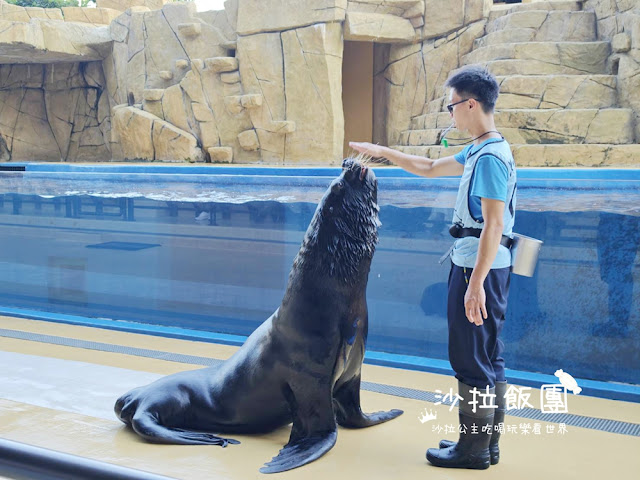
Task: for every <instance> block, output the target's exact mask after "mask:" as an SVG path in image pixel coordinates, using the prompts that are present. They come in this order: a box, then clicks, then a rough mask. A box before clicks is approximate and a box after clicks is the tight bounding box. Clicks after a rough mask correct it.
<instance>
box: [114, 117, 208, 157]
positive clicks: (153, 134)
mask: <svg viewBox="0 0 640 480" xmlns="http://www.w3.org/2000/svg"><path fill="white" fill-rule="evenodd" d="M113 128H114V130H115V131H114V138H115V140H116V141H117V142H118V143H119V144H120V148H121V149H122V159H123V160H134V159H138V160H157V161H163V162H185V161H187V162H201V161H203V154H202V150H201V149H200V148H199V147H198V142H197V140H196V138H195V137H194V136H193V135H191V134H190V133H188V132H185V131H184V130H181V129H179V128H177V127H176V126H174V125H172V124H170V123H168V122H165V121H164V120H162V119H160V118H158V117H156V116H155V115H152V114H151V113H148V112H144V111H142V110H140V109H138V108H135V107H129V106H126V105H118V106H116V107H114V109H113Z"/></svg>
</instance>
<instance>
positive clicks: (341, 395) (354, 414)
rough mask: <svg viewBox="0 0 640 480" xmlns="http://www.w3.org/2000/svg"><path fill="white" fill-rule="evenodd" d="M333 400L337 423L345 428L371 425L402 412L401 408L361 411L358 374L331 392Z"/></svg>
mask: <svg viewBox="0 0 640 480" xmlns="http://www.w3.org/2000/svg"><path fill="white" fill-rule="evenodd" d="M333 400H334V407H335V411H336V419H337V421H338V424H339V425H340V426H342V427H347V428H364V427H371V426H372V425H377V424H379V423H383V422H387V421H389V420H392V419H394V418H396V417H398V416H400V415H402V414H403V413H404V412H403V411H402V410H389V411H388V412H376V413H369V414H367V413H363V412H362V409H361V408H360V375H358V376H356V377H353V378H352V379H351V380H349V381H347V382H346V383H344V384H342V385H341V386H340V387H338V388H337V390H336V391H335V392H334V394H333Z"/></svg>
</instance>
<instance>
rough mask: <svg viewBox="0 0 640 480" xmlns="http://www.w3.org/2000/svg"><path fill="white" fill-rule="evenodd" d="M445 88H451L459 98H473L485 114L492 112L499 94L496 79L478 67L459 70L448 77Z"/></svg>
mask: <svg viewBox="0 0 640 480" xmlns="http://www.w3.org/2000/svg"><path fill="white" fill-rule="evenodd" d="M445 87H449V88H453V89H454V90H455V91H456V93H457V94H458V95H460V96H463V97H468V98H475V99H476V100H477V101H479V102H480V103H481V104H482V110H483V111H484V112H485V113H490V112H493V109H494V107H495V106H496V100H498V93H499V92H500V87H499V85H498V81H497V80H496V77H494V76H493V74H491V73H490V72H489V70H487V69H486V68H484V67H480V66H478V65H471V66H468V67H464V68H463V69H461V70H459V71H458V72H456V73H455V74H454V75H452V76H451V77H449V79H448V80H447V83H446V84H445Z"/></svg>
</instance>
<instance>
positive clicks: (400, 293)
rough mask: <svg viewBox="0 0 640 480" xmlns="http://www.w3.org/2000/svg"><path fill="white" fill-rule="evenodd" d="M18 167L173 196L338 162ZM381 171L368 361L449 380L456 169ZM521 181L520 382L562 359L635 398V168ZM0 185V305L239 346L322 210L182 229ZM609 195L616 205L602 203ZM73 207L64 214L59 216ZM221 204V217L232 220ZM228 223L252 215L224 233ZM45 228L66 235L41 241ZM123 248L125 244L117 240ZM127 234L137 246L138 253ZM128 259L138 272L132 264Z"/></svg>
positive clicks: (301, 180)
mask: <svg viewBox="0 0 640 480" xmlns="http://www.w3.org/2000/svg"><path fill="white" fill-rule="evenodd" d="M9 165H10V166H11V167H19V166H20V165H19V164H9ZM23 166H24V167H25V176H29V178H38V177H39V176H42V177H43V178H47V179H50V180H51V181H52V182H55V181H56V180H57V179H60V181H70V180H71V181H73V180H74V179H75V178H77V179H78V181H83V182H86V181H91V179H93V178H96V179H97V178H99V179H101V180H102V181H104V180H105V179H108V180H109V181H112V182H114V185H116V184H117V183H119V182H120V183H121V182H122V180H123V179H125V178H126V179H127V180H128V181H131V180H134V181H137V182H141V183H151V184H158V185H159V184H163V185H165V186H166V185H168V188H171V182H180V183H181V184H184V183H189V182H194V183H204V184H205V187H206V186H207V185H208V182H211V185H213V186H215V188H231V186H233V187H234V188H235V187H240V190H242V189H246V190H251V189H252V188H253V187H255V186H263V188H264V186H265V185H267V186H268V188H274V189H284V190H285V191H286V190H287V189H289V188H293V187H296V188H309V189H315V190H318V191H322V190H324V188H326V186H327V185H328V184H329V182H330V181H331V179H332V178H334V177H335V176H337V174H338V173H339V169H337V168H313V169H307V168H264V167H251V168H247V167H212V166H202V167H200V166H188V167H175V166H149V165H142V166H141V165H117V166H114V165H95V166H86V165H82V166H81V165H67V164H65V165H60V164H55V165H53V164H24V165H23ZM0 167H1V165H0ZM374 170H375V173H376V175H377V176H378V178H379V191H380V194H381V195H380V196H381V199H382V198H383V197H384V193H385V192H386V193H387V200H386V201H385V202H383V201H381V212H380V218H381V221H382V223H383V225H382V227H381V230H380V242H379V245H378V248H377V252H376V256H375V257H374V262H373V264H372V269H371V274H370V278H369V287H368V291H367V295H368V304H369V317H370V333H369V343H368V355H367V361H368V362H370V363H376V364H383V365H392V366H401V367H403V368H416V369H421V370H428V371H436V372H440V373H451V370H450V366H449V364H448V362H447V346H446V312H445V295H446V281H447V275H448V267H447V266H446V265H445V266H439V265H438V263H437V259H438V258H439V257H440V255H441V254H442V253H443V252H444V251H445V250H446V249H447V247H448V246H449V245H450V241H451V239H450V238H449V237H448V236H447V233H446V232H447V228H448V225H449V222H450V218H451V209H450V204H451V203H452V202H450V203H449V204H446V202H443V203H442V204H440V203H438V201H437V197H438V196H442V198H443V199H445V200H448V199H450V198H451V195H454V194H455V190H456V188H457V179H439V180H437V181H434V180H428V179H421V178H417V177H414V176H412V175H410V174H408V173H406V172H404V171H402V170H399V169H396V168H375V169H374ZM518 176H519V180H518V185H519V196H520V197H521V199H523V200H524V201H523V200H521V202H520V203H521V204H523V205H524V208H521V209H519V210H518V213H517V217H516V228H515V230H516V231H518V232H519V233H522V234H525V235H529V236H533V237H536V238H540V239H542V240H544V242H545V244H544V246H543V249H542V251H541V258H540V262H539V264H538V267H537V269H536V273H535V275H534V276H533V277H532V278H526V277H519V276H515V275H514V276H512V284H511V293H510V301H509V310H508V313H507V318H506V322H505V328H504V331H503V337H504V341H505V347H506V349H505V359H506V362H507V367H509V368H510V372H511V375H512V379H514V380H519V383H521V384H529V385H532V386H540V383H541V382H542V381H543V380H544V379H546V380H547V383H555V382H554V381H553V380H554V379H555V377H554V376H553V373H554V372H555V371H556V370H558V369H563V370H564V371H566V372H569V373H571V374H572V375H573V376H574V377H576V378H579V379H580V383H581V386H583V388H584V389H585V394H595V395H601V396H609V397H610V398H621V399H628V400H634V401H639V400H640V393H639V392H640V390H639V388H638V387H637V384H638V383H640V381H639V380H640V335H639V333H638V332H639V324H640V318H638V305H639V304H640V297H639V289H638V280H639V279H640V268H639V261H638V256H637V250H638V245H640V236H639V233H638V232H640V223H639V222H638V219H639V218H640V202H639V201H638V199H639V198H640V171H639V170H634V169H629V170H623V169H610V170H587V169H519V171H518ZM167 177H170V178H167ZM25 178H26V177H25ZM1 185H2V174H1V173H0V186H1ZM389 192H391V194H389ZM429 192H432V193H433V198H434V199H435V200H433V199H432V198H431V197H429V198H430V199H432V200H433V201H430V202H429V206H427V207H423V206H420V203H419V202H412V201H407V198H409V199H411V198H412V197H413V196H414V195H415V196H419V195H427V196H428V194H429ZM0 194H2V196H3V201H2V206H1V207H0V215H2V218H3V221H2V222H0V228H1V229H2V231H1V232H0V235H1V237H2V238H1V239H0V247H1V248H0V251H2V252H5V253H4V255H2V257H4V258H2V265H3V266H4V267H3V269H4V270H5V275H4V276H5V279H4V280H3V279H0V283H1V284H2V285H0V287H1V288H0V305H2V306H3V307H2V309H3V311H4V312H6V313H8V314H14V315H18V316H28V317H33V318H46V319H48V320H54V321H56V320H57V321H66V322H69V323H78V322H80V321H81V320H80V319H85V321H87V322H94V323H95V322H99V323H100V325H101V326H106V327H109V328H121V329H124V330H129V331H140V330H145V329H146V330H147V331H149V332H155V333H157V334H165V335H169V336H177V337H181V338H196V337H198V336H200V337H201V338H202V339H205V340H209V341H221V342H223V343H232V344H239V343H242V341H243V339H244V338H245V337H246V335H248V334H250V333H251V331H252V330H253V329H254V328H255V327H256V326H257V325H259V324H260V323H261V322H262V321H263V320H264V319H266V318H267V317H268V316H269V315H270V314H271V313H272V311H273V310H274V309H275V308H276V307H277V306H278V305H279V302H280V300H281V297H282V293H283V292H284V287H285V285H286V279H287V275H288V272H289V269H290V266H291V262H292V260H293V257H294V256H295V254H296V252H297V250H298V248H299V245H300V242H301V240H302V235H303V233H304V230H305V229H306V225H307V224H308V221H309V219H310V218H311V215H312V214H313V210H314V209H315V202H304V201H302V202H300V201H298V202H293V203H292V204H286V203H283V202H248V203H247V204H240V205H231V206H230V205H223V204H222V203H218V204H216V205H214V207H215V208H216V210H217V211H218V215H219V219H220V221H219V225H209V224H199V225H197V228H198V229H197V230H194V227H193V225H191V224H186V223H180V221H182V220H181V219H183V220H184V221H185V222H187V221H188V222H190V223H193V218H192V217H193V216H194V212H193V206H192V205H191V203H190V202H179V201H175V202H158V201H153V200H149V199H147V198H129V199H126V203H124V204H123V205H125V207H124V208H120V207H122V205H120V207H118V205H117V204H116V203H114V204H113V205H112V206H109V205H107V206H106V207H105V208H107V207H109V208H111V211H110V212H107V211H106V210H105V212H104V214H105V216H104V217H102V216H97V215H96V211H97V210H94V209H95V208H97V207H95V204H96V199H95V198H90V197H87V196H82V195H80V196H73V195H68V196H66V197H65V198H64V200H65V203H64V204H63V205H58V207H60V208H58V209H57V210H56V208H55V206H54V205H53V204H52V205H47V204H46V201H50V202H53V201H54V200H59V199H53V200H51V199H46V200H45V204H44V206H43V205H40V206H38V205H37V204H38V203H39V202H40V203H42V201H41V200H34V198H32V197H33V196H30V195H21V194H16V193H14V192H5V191H4V190H0ZM545 198H548V199H550V200H549V201H548V202H546V203H545V201H544V199H545ZM581 199H583V200H584V201H582V200H581ZM614 199H617V201H618V203H617V204H616V203H615V202H613V203H614V204H611V202H612V201H613V200H614ZM112 201H113V202H117V201H122V198H119V199H112ZM16 202H18V204H19V208H17V209H16ZM68 203H70V204H71V206H72V207H73V208H71V207H69V208H66V207H67V206H68ZM565 203H566V204H565ZM528 204H531V205H534V207H533V208H527V205H528ZM205 207H206V204H205ZM245 207H246V210H247V211H246V212H244V210H243V209H244V208H245ZM618 207H619V208H618ZM83 208H84V210H83ZM225 208H226V209H227V210H226V211H225ZM128 209H130V210H131V211H130V212H128ZM618 210H620V211H618ZM176 211H178V217H177V218H178V220H180V221H177V220H176V216H175V213H176ZM149 212H153V215H151V214H150V213H149ZM225 212H226V214H228V215H229V216H230V217H231V218H230V220H229V219H227V225H226V226H225V223H224V222H225V218H224V216H225ZM107 213H108V214H109V215H111V216H106V215H107ZM196 213H197V212H196ZM245 213H246V215H245V217H247V218H245V217H243V215H244V214H245ZM172 215H173V216H172ZM234 216H236V217H238V218H244V220H243V221H244V223H243V224H242V225H234V224H233V217H234ZM98 218H104V222H102V223H100V221H98ZM16 219H20V221H16ZM70 220H71V221H70ZM172 222H173V223H172ZM212 227H215V228H212ZM24 232H29V233H28V235H27V237H26V238H25V237H24V236H21V234H22V233H24ZM50 235H53V236H55V237H57V238H58V239H59V240H57V241H56V242H48V241H43V240H47V239H48V238H49V236H50ZM80 236H81V237H82V238H81V239H80V240H78V241H77V242H76V241H75V240H74V238H76V237H80ZM141 239H143V240H144V241H143V242H140V240H141ZM99 240H107V241H106V242H105V241H99ZM123 240H126V241H123ZM131 240H136V241H135V242H133V241H131ZM115 244H118V245H119V248H120V249H119V250H118V249H116V250H113V249H110V248H111V247H110V245H115ZM136 244H141V245H145V247H144V248H142V249H141V250H136V249H135V245H136ZM105 245H106V246H105ZM131 245H133V246H134V247H131ZM148 245H152V247H148ZM190 245H193V246H192V247H190ZM20 247H23V249H22V251H20ZM27 247H28V248H27ZM129 247H131V248H133V249H130V250H127V248H129ZM236 247H238V250H237V251H235V250H234V249H235V248H236ZM49 248H51V249H50V250H48V249H49ZM36 249H39V250H40V251H39V253H36ZM145 256H146V257H145ZM118 259H120V260H118ZM136 259H137V260H136ZM260 262H262V264H260ZM133 266H135V267H136V269H137V270H136V271H135V272H134V271H128V270H127V268H128V267H133ZM74 282H75V283H77V285H74ZM232 287H233V288H232ZM212 288H216V289H217V290H218V293H217V294H212V293H211V291H210V290H211V289H212ZM118 292H120V294H118ZM181 292H182V293H181ZM186 297H188V300H186ZM222 297H225V298H222ZM198 298H200V300H198ZM92 319H93V320H92ZM152 325H153V326H152ZM536 382H537V383H536Z"/></svg>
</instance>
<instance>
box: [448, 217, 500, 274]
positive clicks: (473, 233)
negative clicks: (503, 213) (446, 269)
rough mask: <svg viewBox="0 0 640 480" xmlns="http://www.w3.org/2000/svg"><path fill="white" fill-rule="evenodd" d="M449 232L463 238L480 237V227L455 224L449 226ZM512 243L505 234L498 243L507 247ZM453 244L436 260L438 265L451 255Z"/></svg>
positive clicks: (453, 235)
mask: <svg viewBox="0 0 640 480" xmlns="http://www.w3.org/2000/svg"><path fill="white" fill-rule="evenodd" d="M449 233H450V234H451V236H452V237H453V238H464V237H476V238H480V234H481V233H482V229H481V228H463V227H461V226H460V225H458V224H455V225H452V226H451V228H450V229H449ZM512 244H513V239H512V238H510V237H507V236H506V235H502V238H501V239H500V245H502V246H504V247H507V248H511V245H512ZM454 246H455V243H454V244H453V245H451V248H449V250H447V253H445V254H444V255H443V256H442V257H440V260H439V261H438V263H439V264H440V265H442V262H444V261H445V260H446V259H447V258H449V256H450V255H451V252H453V247H454Z"/></svg>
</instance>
